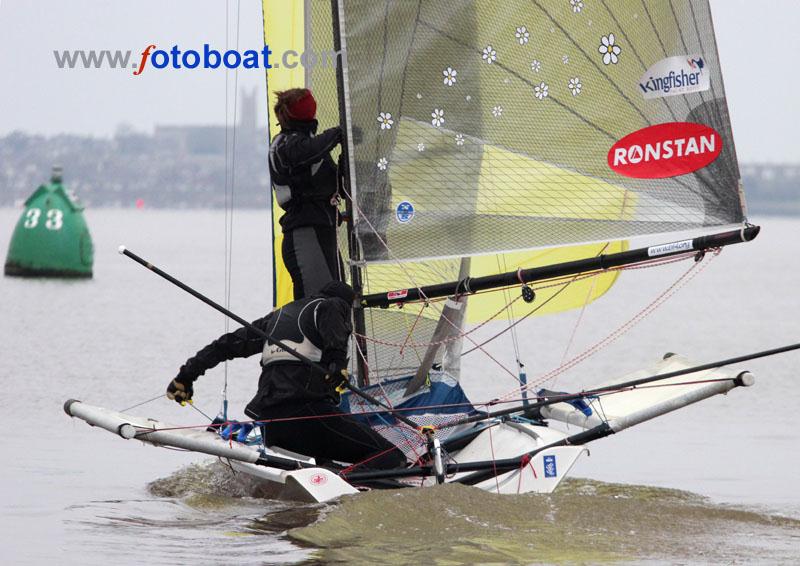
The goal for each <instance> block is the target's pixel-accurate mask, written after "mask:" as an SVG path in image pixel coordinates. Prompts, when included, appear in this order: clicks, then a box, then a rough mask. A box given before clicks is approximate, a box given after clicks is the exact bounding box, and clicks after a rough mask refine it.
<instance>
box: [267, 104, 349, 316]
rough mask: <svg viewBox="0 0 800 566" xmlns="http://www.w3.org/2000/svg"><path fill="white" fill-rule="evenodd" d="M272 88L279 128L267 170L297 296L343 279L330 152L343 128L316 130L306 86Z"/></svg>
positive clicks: (313, 291)
mask: <svg viewBox="0 0 800 566" xmlns="http://www.w3.org/2000/svg"><path fill="white" fill-rule="evenodd" d="M276 94H277V96H278V101H277V102H276V103H275V115H276V116H277V118H278V122H279V124H280V126H281V131H280V133H279V134H278V135H277V136H275V138H274V139H273V140H272V144H271V145H270V148H269V173H270V177H271V179H272V186H273V188H274V189H275V196H276V199H277V201H278V204H279V205H280V207H281V208H282V209H283V210H285V211H286V212H285V214H284V215H283V216H281V219H280V223H281V228H282V230H283V247H282V250H281V253H282V256H283V263H284V264H285V265H286V269H287V270H288V271H289V274H290V275H291V276H292V283H293V284H294V299H295V300H297V299H302V298H304V297H310V296H312V295H314V294H315V293H318V292H319V290H320V289H321V288H322V286H323V285H325V284H326V283H328V282H329V281H342V280H343V279H344V269H343V265H342V263H341V259H340V258H339V251H338V249H337V248H336V227H337V204H336V175H337V168H336V164H335V163H334V162H333V159H332V158H331V155H330V151H331V150H332V149H333V148H334V147H336V145H337V144H339V143H341V141H342V130H341V128H340V127H339V126H336V127H334V128H330V129H328V130H325V131H324V132H322V133H321V134H319V135H316V132H317V126H318V122H317V120H316V119H315V116H316V114H317V102H316V100H314V97H313V96H312V94H311V91H310V90H308V89H305V88H293V89H289V90H285V91H283V92H278V93H276Z"/></svg>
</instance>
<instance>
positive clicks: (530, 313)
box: [461, 275, 578, 358]
mask: <svg viewBox="0 0 800 566" xmlns="http://www.w3.org/2000/svg"><path fill="white" fill-rule="evenodd" d="M577 277H578V276H577V275H576V276H574V277H573V278H572V279H571V280H570V281H565V282H563V283H561V285H562V287H561V289H559V290H558V291H556V292H555V293H553V294H552V295H551V296H550V297H548V298H547V299H545V300H544V301H543V302H541V303H539V304H538V305H536V306H535V307H533V308H532V309H531V310H530V311H529V312H527V313H526V314H524V315H522V316H521V317H520V318H519V320H517V321H515V322H514V324H513V325H510V327H514V326H516V325H518V324H519V323H521V322H522V321H523V320H526V319H527V318H528V317H529V316H531V315H532V314H533V313H535V312H536V311H538V310H539V309H541V308H542V307H544V306H545V305H546V304H547V303H549V302H550V301H552V300H554V299H555V298H556V297H558V296H559V295H560V294H561V293H563V292H564V291H565V290H566V289H567V288H568V287H569V286H570V284H572V283H573V282H574V281H575V280H576V279H577ZM514 300H517V299H514ZM506 332H508V328H506V329H505V330H501V331H500V332H498V333H497V334H495V335H494V336H492V337H491V338H489V339H487V340H484V341H483V342H481V343H480V344H478V345H476V346H475V347H474V348H470V349H469V350H467V351H466V352H464V353H463V354H461V357H462V358H463V357H464V356H466V355H467V354H471V353H472V352H474V351H475V350H478V349H479V348H480V349H482V347H483V346H485V345H486V344H488V343H489V342H491V341H492V340H494V339H496V338H498V337H500V336H502V335H503V334H505V333H506ZM470 342H472V343H473V344H475V342H474V341H473V340H470Z"/></svg>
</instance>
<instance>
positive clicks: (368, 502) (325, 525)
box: [290, 480, 800, 564]
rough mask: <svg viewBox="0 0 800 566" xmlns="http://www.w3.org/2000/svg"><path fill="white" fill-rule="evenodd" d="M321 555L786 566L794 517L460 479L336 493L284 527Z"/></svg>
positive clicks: (604, 490)
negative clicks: (317, 513) (324, 508)
mask: <svg viewBox="0 0 800 566" xmlns="http://www.w3.org/2000/svg"><path fill="white" fill-rule="evenodd" d="M290 536H291V537H292V538H293V539H295V540H297V541H301V542H303V543H304V544H308V545H310V546H313V547H316V548H318V549H320V550H319V551H318V552H317V554H316V555H315V558H317V559H320V560H323V561H324V562H355V563H377V562H381V563H395V564H405V563H411V562H431V563H434V564H461V563H509V562H510V563H519V562H522V563H576V562H577V563H583V562H592V563H596V562H628V561H635V562H637V563H641V562H650V563H665V562H666V563H674V562H692V563H698V562H699V563H731V562H733V561H737V562H738V561H746V562H748V561H762V560H765V559H768V560H769V561H770V562H771V563H786V564H793V563H796V562H797V561H798V559H799V558H800V551H798V548H797V545H796V541H797V538H798V537H799V536H800V521H798V520H795V519H789V518H783V517H778V516H771V515H766V514H763V513H758V512H754V511H749V510H746V509H741V508H732V507H728V506H721V505H715V504H713V503H711V502H710V501H708V500H707V499H705V498H703V497H701V496H698V495H695V494H692V493H688V492H683V491H678V490H669V489H661V488H653V487H645V486H629V485H620V484H608V483H601V482H594V481H590V480H571V481H569V480H568V481H566V482H565V483H564V484H563V485H562V488H561V489H560V490H559V491H558V492H557V493H555V494H553V495H550V496H541V495H534V494H528V495H519V496H508V495H502V496H500V495H496V494H492V493H488V492H484V491H480V490H477V489H474V488H470V487H465V486H461V485H452V484H451V485H446V486H442V487H439V488H435V489H408V490H402V491H382V492H371V493H367V494H362V495H357V496H350V497H347V498H343V499H342V500H341V502H340V503H339V504H338V505H337V506H336V507H335V508H333V509H331V510H330V511H329V512H328V513H326V514H325V516H324V519H323V520H320V521H318V522H317V523H315V524H313V525H310V526H308V527H302V528H298V529H294V530H292V531H290Z"/></svg>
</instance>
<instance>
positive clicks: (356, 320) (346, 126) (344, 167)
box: [331, 0, 369, 387]
mask: <svg viewBox="0 0 800 566" xmlns="http://www.w3.org/2000/svg"><path fill="white" fill-rule="evenodd" d="M331 10H332V17H331V20H332V22H333V48H334V49H335V50H336V52H337V53H338V54H339V57H338V64H337V65H336V86H337V88H336V91H337V94H338V99H339V124H340V125H341V127H342V137H343V139H342V153H341V155H340V157H339V179H340V180H341V182H342V184H343V185H344V187H345V189H346V190H345V194H344V195H343V196H344V199H345V207H346V211H347V218H346V222H347V245H348V252H349V254H350V281H351V284H352V286H353V290H354V291H355V293H356V297H357V298H358V297H361V296H362V294H363V292H364V286H363V280H362V277H361V268H360V267H359V266H358V264H359V262H358V261H357V260H358V259H359V258H360V257H361V251H360V247H359V245H358V239H357V238H356V233H355V214H354V212H355V207H354V206H353V201H352V195H353V192H352V183H351V180H350V175H351V170H350V164H351V163H350V151H349V142H350V139H352V135H351V134H352V132H351V129H350V121H349V119H348V118H349V116H348V112H347V100H346V96H345V88H346V83H345V80H344V73H345V72H346V71H345V67H346V65H347V53H346V46H344V45H343V41H342V30H341V27H340V17H341V14H340V10H339V0H331ZM359 305H360V300H359ZM353 327H354V330H355V334H356V336H355V340H356V368H357V371H358V373H357V376H356V377H357V379H358V385H359V386H361V387H363V386H365V385H368V384H369V364H368V361H367V342H366V340H365V338H364V336H365V335H366V333H367V325H366V321H365V318H364V308H363V307H361V306H356V307H355V308H354V309H353Z"/></svg>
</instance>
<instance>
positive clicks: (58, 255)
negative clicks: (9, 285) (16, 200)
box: [5, 167, 94, 277]
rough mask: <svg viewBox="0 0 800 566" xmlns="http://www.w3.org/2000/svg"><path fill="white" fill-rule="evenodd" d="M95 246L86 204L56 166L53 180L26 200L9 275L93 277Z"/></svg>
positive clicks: (8, 262) (13, 242) (13, 241)
mask: <svg viewBox="0 0 800 566" xmlns="http://www.w3.org/2000/svg"><path fill="white" fill-rule="evenodd" d="M93 262H94V249H93V247H92V237H91V236H90V235H89V229H88V228H87V227H86V220H84V218H83V206H81V205H80V204H79V203H78V199H77V198H76V197H75V196H74V195H73V194H71V193H69V192H68V191H67V190H66V189H65V188H64V185H63V184H62V182H61V168H60V167H54V168H53V175H52V177H51V179H50V183H49V184H46V185H42V186H40V187H39V188H38V189H36V190H35V191H34V193H33V194H32V195H31V196H30V197H28V200H27V201H25V211H24V212H23V213H22V216H21V217H20V219H19V222H17V226H16V228H15V229H14V235H13V236H12V237H11V244H10V245H9V247H8V256H6V266H5V274H6V275H14V276H18V277H91V276H92V263H93Z"/></svg>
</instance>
